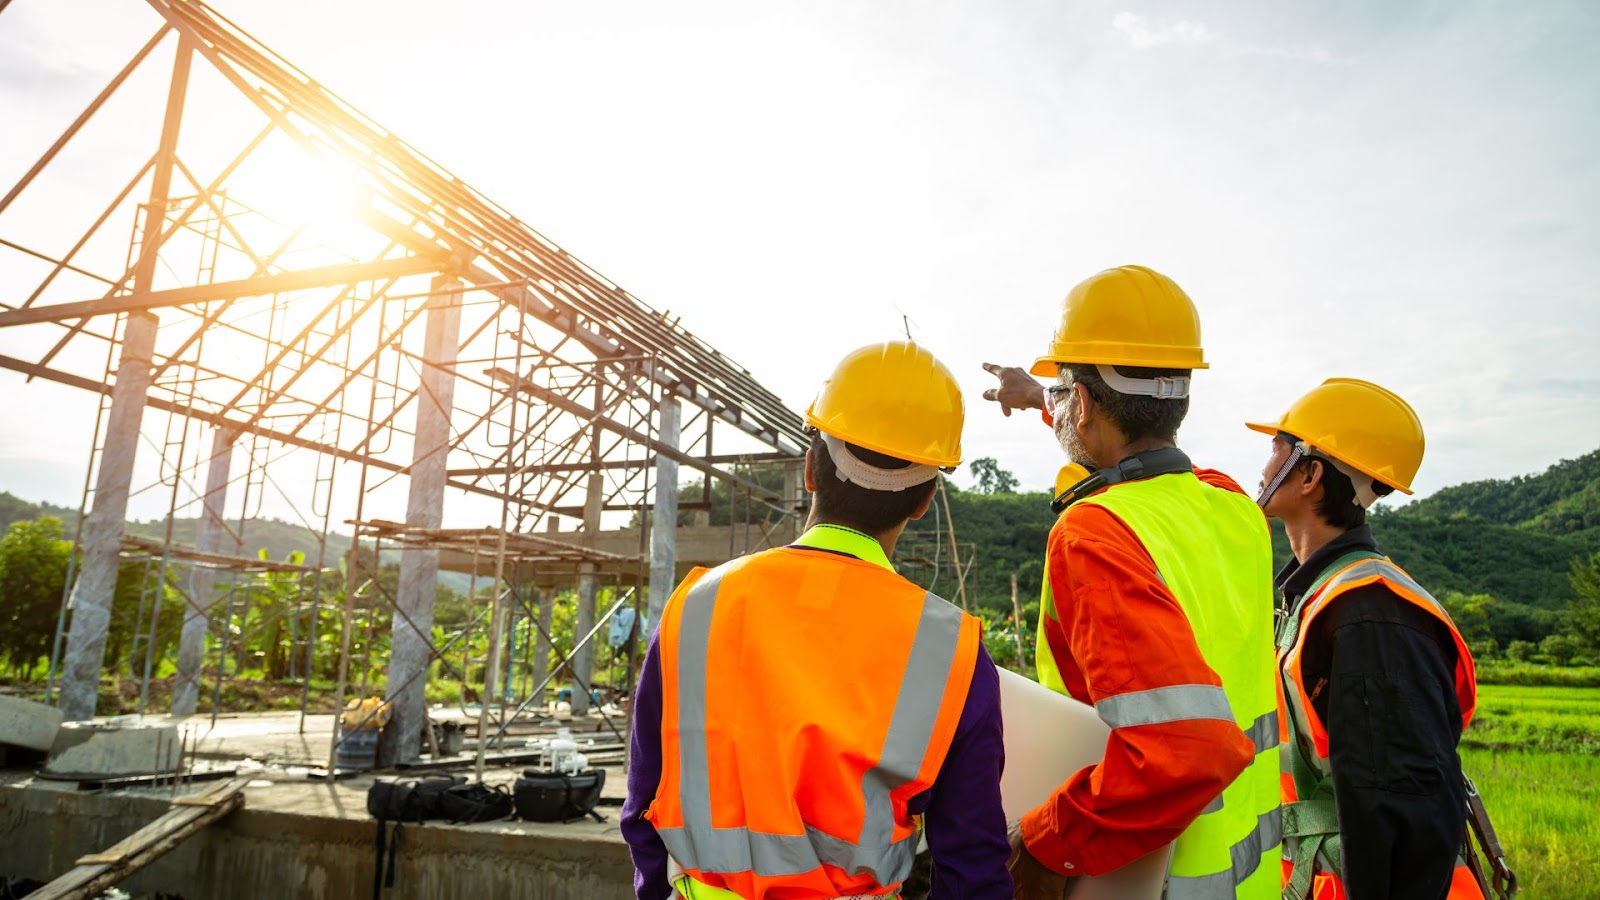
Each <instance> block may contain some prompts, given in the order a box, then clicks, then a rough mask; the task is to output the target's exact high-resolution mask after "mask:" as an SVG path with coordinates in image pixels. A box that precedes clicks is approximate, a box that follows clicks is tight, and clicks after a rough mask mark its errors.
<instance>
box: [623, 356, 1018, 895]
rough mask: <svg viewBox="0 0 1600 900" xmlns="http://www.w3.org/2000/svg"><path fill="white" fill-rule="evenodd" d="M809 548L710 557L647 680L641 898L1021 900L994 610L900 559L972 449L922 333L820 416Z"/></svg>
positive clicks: (873, 361)
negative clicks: (915, 523)
mask: <svg viewBox="0 0 1600 900" xmlns="http://www.w3.org/2000/svg"><path fill="white" fill-rule="evenodd" d="M806 422H807V423H808V425H809V427H810V429H812V441H811V447H810V449H809V450H808V451H807V453H806V468H805V485H806V489H807V490H808V491H810V492H811V493H812V496H813V501H814V502H813V505H812V508H811V515H810V520H809V522H808V527H807V529H806V531H805V532H804V533H803V534H802V535H801V536H800V537H799V538H798V539H797V540H796V541H795V542H794V543H793V544H791V545H790V546H787V547H782V548H779V549H775V550H767V551H763V552H761V553H756V554H753V555H751V556H746V557H743V558H741V559H736V560H733V561H732V562H729V563H725V564H724V565H721V566H718V567H717V568H715V569H711V570H706V569H696V570H695V571H693V572H691V573H690V574H689V576H688V577H687V578H686V579H684V581H683V583H682V584H680V585H679V586H678V588H677V590H676V592H675V593H674V594H673V595H672V597H671V599H670V600H669V601H668V603H667V607H666V609H665V611H664V612H663V614H662V617H661V623H660V627H659V630H658V631H657V633H656V635H655V637H654V638H653V639H652V641H651V643H650V648H649V651H648V655H647V656H646V659H645V665H644V670H643V673H642V674H641V676H640V679H639V686H638V690H637V691H636V693H635V695H634V710H633V735H632V754H631V758H630V766H631V767H630V769H629V772H628V797H627V802H626V803H625V805H624V807H623V815H622V834H623V837H624V839H625V840H626V841H627V842H628V847H629V850H630V852H631V853H632V856H633V862H634V869H635V878H634V889H635V893H636V895H637V896H638V897H639V898H640V900H665V898H667V897H669V896H671V895H672V892H673V890H674V889H676V890H677V892H678V893H680V894H682V895H683V896H684V897H686V898H691V900H692V898H719V900H726V898H744V900H762V898H774V900H776V898H783V900H790V898H817V900H822V898H835V897H850V898H858V897H859V898H869V897H870V898H880V897H881V898H888V897H896V896H898V892H899V888H900V886H901V884H902V882H904V881H905V879H906V877H907V875H909V874H910V871H911V864H912V860H913V858H914V856H915V854H916V848H917V843H918V840H919V839H920V838H921V837H922V836H923V835H924V834H925V835H926V838H927V843H928V848H929V850H930V851H931V854H932V858H933V886H932V893H931V894H930V895H929V896H930V898H932V900H958V898H965V900H1009V898H1010V897H1011V896H1012V884H1011V879H1010V876H1009V875H1008V874H1007V872H1006V857H1007V856H1008V854H1009V848H1008V846H1007V844H1006V836H1005V814H1004V812H1003V811H1002V809H1001V805H1000V771H1001V768H1002V766H1003V764H1004V750H1003V744H1002V736H1001V730H1000V704H999V690H1000V689H999V678H998V676H997V674H996V672H995V668H994V663H993V662H991V661H990V659H989V656H988V654H987V652H986V651H985V650H984V648H983V642H982V636H981V634H980V629H981V626H980V623H979V622H978V620H977V619H975V618H973V617H972V616H969V615H967V614H965V613H963V612H962V611H961V610H959V609H957V608H955V607H953V606H951V605H950V604H949V603H946V602H945V601H944V600H941V599H940V598H938V597H936V596H934V595H933V594H931V593H929V592H927V591H925V590H923V589H922V588H919V587H917V586H916V585H914V584H912V583H911V582H909V581H907V580H906V579H904V578H902V577H900V576H899V575H897V574H895V572H894V570H893V569H892V568H891V567H890V565H889V556H890V555H891V554H892V553H893V552H894V546H895V542H896V540H897V539H898V538H899V536H900V532H901V530H902V529H904V527H905V524H906V521H907V520H909V519H915V518H919V517H921V516H922V514H923V513H924V512H926V511H927V509H928V505H929V503H930V502H931V501H932V499H933V494H934V489H935V486H936V481H937V479H938V478H939V473H940V470H941V469H942V468H948V467H953V466H955V465H956V464H958V463H959V462H960V461H961V427H962V423H963V409H962V400H961V391H960V388H959V387H958V386H957V384H956V381H955V379H954V378H953V377H952V376H951V374H950V372H949V370H948V369H946V368H945V367H944V365H942V364H941V363H940V362H939V361H938V360H936V359H934V358H933V356H932V355H931V354H929V353H928V352H927V351H926V350H924V349H922V348H921V347H919V346H917V345H916V344H912V343H904V342H894V343H886V344H876V345H872V346H869V347H863V348H862V349H860V350H858V351H856V352H854V353H851V354H850V355H849V356H847V357H845V359H844V360H843V361H842V362H841V363H839V365H838V367H837V368H836V369H835V370H834V372H833V375H832V376H831V377H830V378H829V379H828V381H827V382H826V383H825V384H824V385H823V386H822V390H821V391H820V392H819V393H818V395H817V398H816V400H815V402H813V403H812V405H811V408H810V409H809V410H807V412H806Z"/></svg>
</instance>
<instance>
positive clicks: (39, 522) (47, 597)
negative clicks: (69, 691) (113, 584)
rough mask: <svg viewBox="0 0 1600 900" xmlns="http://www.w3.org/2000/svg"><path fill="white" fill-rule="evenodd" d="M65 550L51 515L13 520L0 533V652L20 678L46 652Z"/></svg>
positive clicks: (58, 524) (58, 604) (52, 632)
mask: <svg viewBox="0 0 1600 900" xmlns="http://www.w3.org/2000/svg"><path fill="white" fill-rule="evenodd" d="M71 555H72V544H71V543H70V542H68V541H64V540H62V539H61V520H60V519H57V518H54V517H53V516H40V517H39V518H37V519H34V520H32V521H24V522H14V523H12V525H11V527H10V528H9V529H7V530H6V533H5V536H4V537H0V654H3V655H4V656H5V659H6V663H7V665H9V666H10V667H11V670H12V671H13V672H16V673H18V674H20V675H22V676H23V677H25V678H31V677H32V674H33V670H34V668H35V667H36V666H37V665H38V662H39V660H40V658H42V657H45V656H48V655H49V654H50V640H51V638H52V637H54V635H55V630H56V615H57V613H58V611H59V610H60V608H61V593H62V591H63V590H65V589H66V584H67V561H68V559H69V558H70V557H71Z"/></svg>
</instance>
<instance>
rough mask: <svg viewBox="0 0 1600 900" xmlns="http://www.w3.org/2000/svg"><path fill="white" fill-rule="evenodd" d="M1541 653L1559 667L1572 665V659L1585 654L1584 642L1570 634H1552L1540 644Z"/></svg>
mask: <svg viewBox="0 0 1600 900" xmlns="http://www.w3.org/2000/svg"><path fill="white" fill-rule="evenodd" d="M1539 652H1540V653H1543V654H1544V655H1545V656H1547V657H1549V658H1550V661H1551V662H1552V663H1554V664H1556V665H1558V666H1567V665H1571V664H1572V658H1573V657H1575V656H1577V655H1578V654H1579V653H1581V652H1583V642H1582V641H1580V640H1578V639H1577V638H1575V637H1573V636H1572V635H1570V634H1552V635H1550V636H1549V637H1547V638H1545V639H1544V640H1543V641H1540V642H1539Z"/></svg>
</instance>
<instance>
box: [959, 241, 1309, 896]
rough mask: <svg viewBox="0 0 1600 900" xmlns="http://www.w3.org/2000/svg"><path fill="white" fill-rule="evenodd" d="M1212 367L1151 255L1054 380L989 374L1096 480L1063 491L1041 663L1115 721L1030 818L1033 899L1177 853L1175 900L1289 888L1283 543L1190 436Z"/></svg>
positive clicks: (1094, 294) (1095, 290) (1101, 295)
mask: <svg viewBox="0 0 1600 900" xmlns="http://www.w3.org/2000/svg"><path fill="white" fill-rule="evenodd" d="M1205 367H1206V363H1205V359H1204V355H1203V352H1202V350H1201V346H1200V322H1199V316H1198V314H1197V313H1196V311H1195V307H1194V304H1193V303H1192V302H1191V301H1190V299H1189V297H1188V295H1187V294H1185V293H1184V292H1183V290H1182V289H1181V288H1179V287H1178V285H1177V284H1175V283H1174V282H1173V281H1172V279H1170V278H1167V277H1166V276H1165V275H1162V274H1160V273H1159V272H1155V271H1152V270H1150V269H1147V268H1144V267H1143V266H1121V267H1118V268H1115V269H1108V270H1106V271H1104V272H1100V273H1098V274H1096V275H1094V276H1092V277H1091V278H1089V279H1086V280H1085V281H1083V282H1082V283H1080V284H1079V285H1077V286H1076V287H1074V288H1073V289H1072V291H1071V293H1069V294H1068V295H1067V298H1066V300H1065V302H1064V303H1063V306H1062V311H1061V318H1060V320H1059V324H1058V326H1057V328H1056V331H1055V335H1054V338H1053V340H1052V341H1051V344H1050V347H1049V349H1048V351H1047V352H1046V353H1045V355H1044V356H1042V357H1041V358H1040V359H1039V360H1038V362H1037V363H1035V365H1034V367H1033V369H1032V375H1037V376H1044V377H1047V378H1053V379H1055V382H1056V383H1055V384H1053V385H1051V386H1050V387H1049V388H1044V387H1042V386H1041V385H1040V384H1039V383H1038V382H1036V381H1034V380H1033V378H1031V377H1030V375H1029V373H1028V372H1025V371H1023V370H1022V369H1020V368H1004V369H1003V368H1001V367H998V366H985V368H987V369H988V370H989V371H990V372H991V373H993V374H995V375H996V376H998V377H999V378H1000V385H999V387H997V388H994V389H991V390H990V391H988V392H987V393H985V395H984V396H985V397H986V398H987V399H991V400H997V401H999V402H1000V403H1001V407H1002V411H1004V412H1006V413H1007V414H1008V415H1009V413H1010V409H1011V408H1039V409H1042V410H1044V416H1045V421H1046V422H1048V423H1051V424H1052V425H1053V426H1054V428H1055V430H1056V434H1057V437H1058V438H1059V439H1060V440H1061V443H1062V447H1063V449H1064V450H1065V451H1066V452H1067V455H1068V456H1069V457H1070V458H1071V459H1072V460H1073V461H1074V462H1077V463H1079V464H1082V465H1083V466H1084V467H1085V468H1086V469H1087V470H1090V471H1092V472H1093V474H1092V475H1088V477H1087V478H1084V479H1082V480H1081V481H1079V482H1078V483H1076V484H1074V485H1073V486H1071V487H1070V488H1068V489H1067V490H1065V491H1064V492H1062V493H1061V494H1060V495H1059V496H1058V497H1057V501H1056V507H1057V512H1058V513H1059V517H1058V519H1057V520H1056V524H1055V527H1054V528H1052V529H1051V532H1050V540H1049V545H1048V547H1047V550H1046V562H1045V578H1044V584H1043V590H1042V596H1041V603H1040V614H1039V641H1038V671H1039V680H1040V682H1041V683H1042V684H1044V685H1045V686H1047V687H1051V688H1054V689H1056V690H1058V691H1062V692H1064V693H1069V694H1071V695H1072V696H1073V697H1076V698H1077V699H1079V700H1081V701H1084V702H1086V703H1091V704H1093V705H1094V707H1095V711H1096V712H1097V713H1099V715H1100V717H1101V719H1102V720H1104V721H1105V722H1106V724H1107V725H1109V726H1111V736H1110V738H1109V739H1108V740H1107V742H1106V748H1105V754H1104V757H1103V758H1102V759H1101V761H1100V762H1099V763H1098V764H1096V765H1093V766H1088V767H1086V768H1084V769H1082V770H1080V771H1078V772H1077V773H1076V774H1074V775H1073V776H1072V777H1071V778H1069V779H1068V780H1067V781H1066V783H1064V784H1062V785H1061V787H1060V788H1059V789H1058V790H1057V791H1056V792H1055V794H1054V795H1053V796H1052V797H1050V798H1049V799H1048V800H1047V801H1046V802H1044V803H1043V804H1041V805H1040V806H1039V807H1037V808H1035V809H1034V810H1032V811H1030V812H1029V813H1028V814H1026V815H1024V816H1023V817H1022V819H1021V821H1020V822H1019V823H1017V826H1016V828H1015V830H1014V831H1013V834H1012V842H1013V845H1014V846H1015V847H1016V849H1017V854H1016V859H1015V862H1014V863H1013V868H1012V875H1013V877H1014V878H1015V879H1016V882H1017V897H1018V898H1019V900H1035V898H1054V897H1055V896H1056V892H1058V891H1059V890H1061V888H1062V882H1063V881H1064V879H1065V878H1067V877H1069V876H1074V875H1100V874H1103V873H1105V872H1107V871H1110V870H1112V869H1117V868H1121V867H1122V866H1124V865H1127V864H1128V863H1130V862H1132V861H1133V860H1135V859H1138V858H1139V857H1141V856H1144V855H1146V854H1148V853H1151V852H1154V851H1156V850H1158V849H1159V848H1162V847H1164V846H1165V845H1167V844H1171V845H1172V846H1173V850H1172V856H1171V860H1170V863H1169V866H1168V880H1167V888H1166V896H1167V897H1168V898H1171V900H1181V898H1208V900H1209V898H1228V900H1234V898H1249V900H1274V898H1276V897H1277V896H1278V892H1279V879H1278V868H1279V866H1278V859H1279V850H1278V846H1279V843H1280V834H1279V818H1278V812H1277V807H1278V796H1277V793H1278V785H1277V744H1278V741H1277V734H1276V731H1277V710H1276V705H1277V704H1276V694H1275V691H1274V689H1273V684H1274V678H1273V670H1272V613H1271V605H1272V551H1271V543H1270V538H1269V534H1268V531H1267V523H1266V521H1265V520H1264V519H1263V518H1262V516H1261V512H1260V510H1259V509H1257V508H1256V506H1255V504H1254V503H1252V502H1251V500H1250V497H1249V496H1248V495H1246V494H1245V493H1244V491H1243V490H1241V489H1240V488H1239V486H1238V485H1237V484H1235V483H1234V482H1233V481H1232V480H1231V479H1229V478H1228V477H1227V476H1226V475H1223V474H1222V473H1220V472H1216V471H1212V470H1207V469H1198V468H1195V467H1194V465H1193V464H1192V463H1191V462H1190V460H1189V458H1188V457H1187V456H1186V455H1185V454H1184V453H1183V452H1182V451H1181V450H1179V449H1178V447H1177V446H1176V436H1177V430H1178V426H1179V425H1180V424H1181V423H1182V421H1183V418H1184V416H1185V415H1186V413H1187V412H1188V408H1189V400H1188V397H1189V384H1190V376H1191V372H1192V371H1193V370H1195V369H1203V368H1205ZM1047 394H1048V396H1049V397H1050V399H1049V400H1048V401H1047V400H1046V396H1047ZM1083 474H1088V472H1085V473H1083Z"/></svg>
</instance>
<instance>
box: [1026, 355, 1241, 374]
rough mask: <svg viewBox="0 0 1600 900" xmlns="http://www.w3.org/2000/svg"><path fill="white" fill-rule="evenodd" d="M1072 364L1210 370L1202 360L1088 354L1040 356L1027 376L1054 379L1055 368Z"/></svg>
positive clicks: (1209, 365) (1207, 364) (1209, 366)
mask: <svg viewBox="0 0 1600 900" xmlns="http://www.w3.org/2000/svg"><path fill="white" fill-rule="evenodd" d="M1091 357H1092V358H1091ZM1074 364H1075V365H1080V366H1132V367H1134V368H1139V369H1183V370H1186V371H1193V370H1195V369H1209V368H1211V364H1210V363H1208V362H1206V361H1204V360H1193V359H1184V360H1158V359H1140V358H1135V357H1129V356H1101V355H1097V354H1088V355H1074V356H1072V357H1070V358H1067V357H1060V356H1041V357H1039V358H1038V359H1036V360H1034V363H1033V368H1031V369H1029V370H1028V374H1030V375H1037V376H1038V377H1040V378H1054V377H1056V367H1057V366H1062V365H1074Z"/></svg>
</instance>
